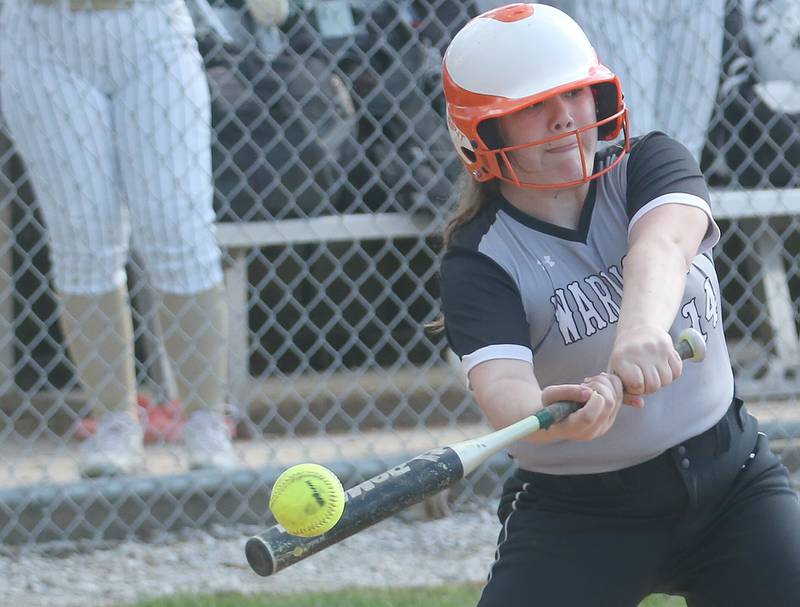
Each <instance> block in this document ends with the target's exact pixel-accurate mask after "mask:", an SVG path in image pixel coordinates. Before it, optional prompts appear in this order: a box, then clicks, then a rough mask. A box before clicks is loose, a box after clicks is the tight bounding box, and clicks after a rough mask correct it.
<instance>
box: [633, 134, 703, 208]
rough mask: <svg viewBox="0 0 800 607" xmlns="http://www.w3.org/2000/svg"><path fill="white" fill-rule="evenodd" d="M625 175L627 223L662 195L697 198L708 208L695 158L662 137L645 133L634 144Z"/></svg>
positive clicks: (666, 137)
mask: <svg viewBox="0 0 800 607" xmlns="http://www.w3.org/2000/svg"><path fill="white" fill-rule="evenodd" d="M627 173H628V175H627V178H628V184H627V212H628V219H632V218H633V217H634V215H636V213H637V212H638V211H639V210H640V209H642V208H643V207H644V206H645V205H647V204H648V203H650V202H652V201H653V200H656V199H657V198H659V197H660V196H663V195H665V194H688V195H690V196H697V197H698V198H701V199H703V200H704V201H705V202H706V204H709V206H710V198H709V195H708V187H707V186H706V182H705V179H704V178H703V174H702V173H701V172H700V167H699V166H698V164H697V162H696V161H695V159H694V157H693V156H692V154H691V153H690V152H689V150H687V149H686V148H685V147H684V146H683V145H682V144H680V143H678V142H677V141H675V140H674V139H672V138H671V137H669V136H667V135H665V134H664V133H660V132H657V131H656V132H652V133H648V134H647V135H645V136H644V137H642V138H641V139H639V140H637V141H636V142H635V144H634V145H633V146H632V148H631V151H630V158H629V159H628V170H627Z"/></svg>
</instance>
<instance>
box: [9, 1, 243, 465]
mask: <svg viewBox="0 0 800 607" xmlns="http://www.w3.org/2000/svg"><path fill="white" fill-rule="evenodd" d="M2 32H3V36H2V42H1V43H0V54H1V57H2V80H1V81H0V94H2V99H3V111H4V115H5V118H6V120H7V122H8V126H9V129H10V131H11V133H12V135H13V136H14V139H15V141H16V144H17V146H18V149H19V150H20V153H21V155H22V156H23V157H24V159H25V161H26V164H27V166H28V169H29V172H30V175H31V178H32V181H33V185H34V187H35V190H36V194H37V199H38V201H39V203H40V205H41V208H42V211H43V214H44V218H45V221H46V223H47V227H48V236H49V244H50V250H51V253H52V262H53V279H54V282H55V286H56V288H57V291H58V293H59V296H60V300H61V304H62V308H63V314H62V321H63V328H64V332H65V337H66V343H67V346H68V348H69V350H70V353H71V355H72V357H73V360H74V362H75V365H76V368H77V370H78V375H79V377H80V379H81V381H82V383H83V384H84V387H85V388H86V390H87V393H88V395H89V397H90V399H91V401H92V404H93V406H94V408H95V410H96V412H97V413H98V415H102V419H101V420H100V422H99V425H98V430H97V433H96V435H95V437H94V438H93V439H91V440H90V441H88V442H87V443H84V445H82V450H81V459H80V462H79V467H80V471H81V473H82V474H83V475H86V476H98V475H111V474H119V473H125V472H128V471H130V470H131V469H132V468H133V467H134V466H135V465H136V464H137V463H138V460H139V458H140V455H141V445H142V431H141V428H140V427H139V423H138V422H137V419H136V409H135V389H136V386H135V377H134V355H133V338H132V323H131V310H130V307H129V304H128V294H127V290H126V277H125V263H126V261H127V259H128V252H129V246H131V244H132V246H134V247H136V249H137V251H138V252H139V253H140V254H141V256H142V258H143V259H144V260H145V263H146V269H147V271H148V274H149V277H150V279H151V281H152V283H153V284H154V286H155V287H156V289H157V290H158V291H159V292H160V294H161V303H162V305H161V310H160V312H161V321H162V327H163V329H164V335H165V341H166V344H165V345H166V349H167V352H168V354H169V355H170V357H171V359H172V363H173V366H174V370H175V376H176V379H177V382H178V387H179V395H180V398H181V400H182V402H183V405H184V408H185V410H186V411H187V413H189V414H190V417H189V419H188V421H187V422H186V426H185V428H184V436H185V439H186V443H187V448H188V456H189V465H190V466H191V467H193V468H196V467H229V466H232V465H233V464H234V463H235V460H234V457H233V452H232V448H231V444H230V439H229V436H228V431H227V427H226V425H225V423H224V418H223V417H222V406H223V402H224V387H225V377H226V356H225V341H226V310H225V305H224V299H223V291H222V286H221V282H222V272H221V267H220V251H219V248H218V247H217V244H216V242H215V239H214V234H213V231H212V230H213V220H214V213H213V209H212V181H211V157H210V109H209V93H208V87H207V83H206V79H205V75H204V72H203V66H202V61H201V57H200V55H199V52H198V50H197V46H196V43H195V40H194V28H193V24H192V21H191V18H190V16H189V14H188V11H187V8H186V6H185V5H184V3H183V1H182V0H18V1H16V2H6V3H4V7H3V13H2Z"/></svg>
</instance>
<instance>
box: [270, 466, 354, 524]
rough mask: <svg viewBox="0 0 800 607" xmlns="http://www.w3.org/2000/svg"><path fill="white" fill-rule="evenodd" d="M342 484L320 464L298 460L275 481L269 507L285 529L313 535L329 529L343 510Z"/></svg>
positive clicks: (336, 521) (337, 520)
mask: <svg viewBox="0 0 800 607" xmlns="http://www.w3.org/2000/svg"><path fill="white" fill-rule="evenodd" d="M344 502H345V495H344V488H343V487H342V483H341V481H339V479H338V478H336V475H335V474H334V473H333V472H331V471H330V470H328V469H327V468H325V467H324V466H320V465H319V464H298V465H296V466H292V467H291V468H289V469H287V470H285V471H284V472H283V473H282V474H281V475H280V476H279V477H278V479H277V480H276V481H275V485H274V486H273V487H272V494H271V495H270V496H269V509H270V510H271V511H272V515H273V516H274V517H275V520H276V521H278V523H280V524H281V525H282V526H283V528H284V529H286V531H287V533H290V534H291V535H299V536H301V537H315V536H317V535H322V534H323V533H325V532H326V531H329V530H330V529H332V528H333V526H334V525H335V524H336V523H338V522H339V519H340V518H341V517H342V512H344Z"/></svg>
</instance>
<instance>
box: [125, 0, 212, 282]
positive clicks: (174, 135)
mask: <svg viewBox="0 0 800 607" xmlns="http://www.w3.org/2000/svg"><path fill="white" fill-rule="evenodd" d="M137 10H138V9H137ZM134 12H135V13H136V23H134V24H133V27H132V31H130V32H128V34H127V35H128V36H129V38H128V39H126V40H123V41H121V43H122V44H123V47H124V48H128V49H129V50H128V51H127V55H129V57H127V58H128V59H129V60H132V62H131V63H126V64H125V65H123V66H122V69H121V70H120V72H121V73H120V75H119V76H117V77H116V78H117V79H118V80H119V81H120V83H121V84H123V86H121V87H120V88H119V91H118V93H117V94H116V95H115V97H114V99H113V101H114V105H113V111H114V122H115V124H116V127H117V132H118V135H119V136H118V143H117V145H118V152H119V161H120V173H121V178H122V183H123V186H124V190H125V192H126V195H127V198H128V201H129V207H130V214H131V222H132V225H133V235H132V242H133V246H134V247H135V248H136V249H137V251H139V252H140V253H141V254H142V257H143V258H144V261H145V266H146V267H147V269H148V274H149V275H150V278H151V280H152V282H153V284H154V285H155V286H156V288H158V289H159V290H160V291H162V292H168V293H175V294H183V295H189V294H193V293H197V292H200V291H206V290H208V289H210V288H211V287H213V286H214V285H216V284H219V283H220V282H221V281H222V269H221V263H220V251H219V247H218V246H217V244H216V240H215V238H214V232H213V222H214V211H213V185H212V177H211V170H212V169H211V110H210V99H209V91H208V84H207V80H206V77H205V73H204V71H203V65H202V59H201V57H200V54H199V52H198V50H197V46H196V43H195V40H194V29H193V25H192V21H191V18H190V17H189V14H188V11H186V8H185V5H184V4H183V2H181V1H177V2H173V3H171V4H168V5H161V6H156V7H148V8H142V9H141V10H138V12H137V11H134ZM131 66H135V69H129V68H130V67H131Z"/></svg>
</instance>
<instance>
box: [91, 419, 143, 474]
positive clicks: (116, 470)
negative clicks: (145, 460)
mask: <svg viewBox="0 0 800 607" xmlns="http://www.w3.org/2000/svg"><path fill="white" fill-rule="evenodd" d="M142 438H143V436H142V428H141V426H140V425H139V423H138V422H137V421H136V420H134V419H133V418H132V417H131V416H130V415H128V414H127V413H123V412H120V411H110V412H108V413H106V414H105V415H103V417H102V418H101V419H100V423H99V424H98V425H97V432H96V433H95V435H94V436H92V437H91V438H89V439H88V440H87V441H86V442H85V443H83V444H82V445H81V447H80V452H79V459H78V470H79V472H80V475H81V476H82V477H84V478H95V477H99V476H119V475H121V474H129V473H130V472H132V471H133V470H134V469H135V468H136V467H137V466H138V465H139V464H140V463H141V461H142Z"/></svg>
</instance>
